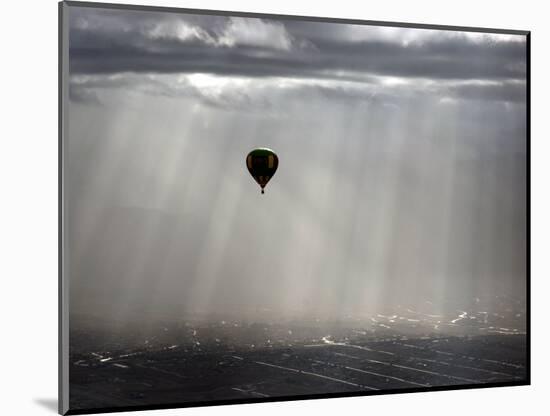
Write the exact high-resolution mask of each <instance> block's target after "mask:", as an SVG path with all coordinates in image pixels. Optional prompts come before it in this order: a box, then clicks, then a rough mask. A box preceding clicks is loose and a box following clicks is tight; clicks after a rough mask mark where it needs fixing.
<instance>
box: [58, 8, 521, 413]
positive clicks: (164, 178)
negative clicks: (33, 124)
mask: <svg viewBox="0 0 550 416" xmlns="http://www.w3.org/2000/svg"><path fill="white" fill-rule="evenodd" d="M59 11H60V74H59V76H60V338H59V345H60V351H59V352H60V362H59V364H60V385H59V387H60V401H59V403H60V408H59V411H60V413H62V414H78V413H96V412H107V411H109V412H110V411H124V410H140V409H160V408H176V407H188V406H205V405H218V404H232V403H249V402H265V401H281V400H299V399H314V398H327V397H345V396H356V395H372V394H384V393H395V392H401V393H407V392H421V391H422V392H425V391H433V390H441V389H458V388H478V387H496V386H516V385H524V384H529V382H530V359H529V322H530V318H529V36H530V35H529V32H525V31H516V30H499V29H480V28H460V27H449V26H430V25H415V24H404V23H388V22H369V21H357V20H342V19H330V18H318V17H297V16H282V15H262V14H253V13H234V12H222V11H206V10H189V9H175V8H161V7H141V6H128V5H113V4H102V3H87V2H86V3H84V2H70V1H69V2H62V3H60V8H59Z"/></svg>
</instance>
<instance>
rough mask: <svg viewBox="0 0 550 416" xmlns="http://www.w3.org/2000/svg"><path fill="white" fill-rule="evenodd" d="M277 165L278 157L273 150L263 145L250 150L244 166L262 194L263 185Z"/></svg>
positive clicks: (273, 172)
mask: <svg viewBox="0 0 550 416" xmlns="http://www.w3.org/2000/svg"><path fill="white" fill-rule="evenodd" d="M277 166H279V158H278V157H277V155H276V154H275V152H274V151H273V150H271V149H267V148H265V147H260V148H257V149H254V150H252V151H251V152H250V153H249V154H248V156H247V157H246V167H247V168H248V171H249V172H250V174H251V175H252V177H253V178H254V179H255V180H256V182H258V185H260V187H261V188H262V194H263V193H264V188H265V186H266V185H267V183H268V182H269V180H270V179H271V178H272V177H273V175H274V174H275V171H276V170H277Z"/></svg>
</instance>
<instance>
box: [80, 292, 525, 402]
mask: <svg viewBox="0 0 550 416" xmlns="http://www.w3.org/2000/svg"><path fill="white" fill-rule="evenodd" d="M479 303H480V302H479V301H478V302H475V301H474V302H473V303H472V304H471V305H470V308H469V309H468V308H464V309H466V310H460V309H457V310H455V311H454V312H452V313H451V312H448V313H446V314H444V315H438V314H433V313H430V311H429V302H427V303H426V305H425V307H424V308H423V310H422V311H418V310H412V309H410V308H407V307H405V306H400V307H397V308H395V311H394V313H391V314H388V312H387V311H385V313H383V314H374V315H372V316H370V317H366V316H363V317H355V318H353V317H348V318H346V319H342V320H339V321H321V320H316V319H312V320H296V321H288V322H284V323H281V322H267V321H266V322H261V321H258V322H249V321H237V320H227V321H226V320H215V321H214V320H212V319H209V320H206V319H204V318H200V317H194V318H189V319H183V318H182V319H170V320H167V321H166V322H159V324H158V326H156V327H154V328H142V327H140V326H139V325H135V326H126V327H120V326H117V325H116V322H113V323H112V325H108V324H105V323H103V324H102V326H101V327H98V325H97V322H94V320H93V319H92V318H89V319H85V318H82V317H80V319H79V320H78V321H77V322H78V325H77V324H75V323H73V326H72V327H71V340H70V342H71V349H70V361H71V367H70V408H71V409H72V410H78V409H100V408H105V407H119V406H140V405H141V406H143V405H155V404H168V405H169V404H171V403H174V404H176V403H180V404H181V403H194V402H205V401H216V400H228V399H253V398H266V397H288V396H295V395H314V394H327V393H348V392H366V393H368V392H376V391H384V390H386V391H387V390H403V391H406V390H407V389H413V388H426V387H438V386H455V385H475V384H480V385H482V384H484V383H499V382H515V383H521V382H523V381H524V380H525V379H526V376H527V361H526V360H527V350H526V334H525V330H526V327H525V308H524V305H523V302H522V301H517V300H512V299H502V302H501V303H497V307H496V308H495V310H493V311H487V310H483V308H481V306H482V305H480V304H479ZM472 305H473V307H472ZM476 306H478V307H476ZM259 318H260V316H259Z"/></svg>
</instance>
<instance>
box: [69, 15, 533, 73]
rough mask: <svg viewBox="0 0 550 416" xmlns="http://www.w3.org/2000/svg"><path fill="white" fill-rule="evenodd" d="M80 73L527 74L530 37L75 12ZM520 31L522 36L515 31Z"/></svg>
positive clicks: (73, 44)
mask: <svg viewBox="0 0 550 416" xmlns="http://www.w3.org/2000/svg"><path fill="white" fill-rule="evenodd" d="M71 12H72V14H71V31H70V39H71V41H70V56H71V59H70V70H71V73H72V74H100V73H106V74H108V73H119V72H155V73H182V72H183V73H192V72H202V73H210V74H218V75H241V76H247V77H268V76H289V77H304V78H311V77H315V78H316V77H321V78H332V79H349V78H350V77H351V78H353V77H354V74H365V73H368V74H378V75H385V76H395V77H419V78H430V79H484V80H509V79H515V80H524V79H525V73H526V72H525V71H526V69H525V65H524V62H525V42H522V41H517V40H515V41H510V39H505V40H502V39H501V38H499V37H488V36H487V35H486V36H485V37H484V36H483V35H475V36H474V35H472V36H467V35H465V34H460V33H455V32H445V31H426V30H423V29H395V30H396V32H390V34H389V35H386V34H385V33H386V32H385V31H384V29H387V28H379V27H368V26H357V25H354V26H353V25H342V24H328V23H312V22H296V21H286V22H283V23H284V24H283V23H281V22H280V21H271V20H263V21H261V20H258V19H243V18H226V17H216V16H199V15H177V14H163V13H145V12H136V11H114V10H109V11H108V12H106V11H101V10H93V9H87V8H86V9H78V8H73V9H71ZM516 36H518V37H521V36H520V35H516Z"/></svg>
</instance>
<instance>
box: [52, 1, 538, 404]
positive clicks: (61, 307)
mask: <svg viewBox="0 0 550 416" xmlns="http://www.w3.org/2000/svg"><path fill="white" fill-rule="evenodd" d="M69 7H89V8H101V9H111V10H133V11H150V12H164V13H178V14H198V15H215V16H234V17H252V18H267V19H271V20H298V21H309V22H326V23H342V24H356V25H367V26H386V27H402V28H414V29H431V30H447V31H461V32H479V33H492V34H506V35H522V36H525V37H526V82H527V83H526V131H525V135H526V136H525V146H526V155H527V161H526V171H527V172H526V182H527V183H526V208H527V210H526V212H527V218H526V227H527V229H526V254H527V256H526V259H527V264H526V277H527V279H526V297H527V302H526V310H527V314H526V319H527V342H526V350H527V351H526V353H527V374H526V378H525V380H521V381H514V382H498V383H485V384H482V385H479V384H475V385H474V384H472V385H466V384H465V385H458V386H438V387H427V388H423V387H422V388H412V389H406V390H400V389H397V390H384V391H379V392H353V393H334V394H332V393H330V394H312V395H301V396H281V397H275V398H251V399H234V400H213V401H207V402H184V403H172V404H157V405H154V404H153V405H144V406H120V407H105V408H92V409H84V410H81V409H79V410H71V409H70V408H69V275H68V271H69V246H68V238H67V223H68V221H67V220H68V218H67V215H68V206H67V200H66V198H65V186H64V184H65V171H66V168H65V167H66V163H65V162H66V160H65V158H66V155H67V146H68V143H67V139H66V137H65V136H66V134H67V131H68V118H67V117H64V115H65V113H66V109H67V108H66V107H67V105H68V102H69V93H68V80H69V66H68V63H69V27H68V21H69ZM530 384H531V31H529V30H515V29H500V28H483V27H468V26H451V25H435V24H425V23H405V22H388V21H379V20H361V19H346V18H329V17H318V16H299V15H284V14H270V13H254V12H242V11H225V10H210V9H188V8H179V7H164V6H143V5H133V4H116V3H101V2H92V1H90V2H88V1H60V2H59V3H58V413H59V414H61V415H68V414H90V413H110V412H123V411H138V410H155V409H176V408H186V407H198V406H203V407H205V406H220V405H232V404H247V403H263V402H282V401H294V400H311V399H324V398H344V397H358V396H359V397H363V396H370V395H385V394H407V393H415V392H434V391H450V390H463V389H473V388H475V389H480V388H491V387H506V386H524V385H530Z"/></svg>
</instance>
